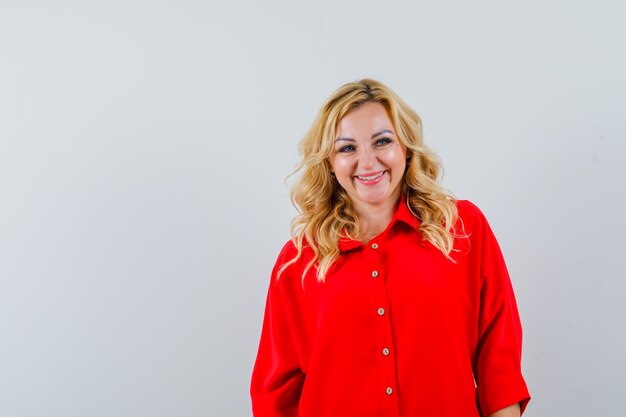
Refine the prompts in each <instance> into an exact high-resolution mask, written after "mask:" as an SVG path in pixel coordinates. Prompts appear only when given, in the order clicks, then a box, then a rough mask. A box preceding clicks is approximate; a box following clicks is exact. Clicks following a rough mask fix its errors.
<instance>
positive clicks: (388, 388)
mask: <svg viewBox="0 0 626 417" xmlns="http://www.w3.org/2000/svg"><path fill="white" fill-rule="evenodd" d="M385 392H386V393H387V395H391V394H393V388H391V387H387V389H385Z"/></svg>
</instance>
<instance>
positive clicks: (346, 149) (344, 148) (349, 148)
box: [337, 145, 356, 153]
mask: <svg viewBox="0 0 626 417" xmlns="http://www.w3.org/2000/svg"><path fill="white" fill-rule="evenodd" d="M354 150H356V148H355V147H354V145H346V146H342V147H341V148H339V149H338V150H337V152H342V153H345V152H352V151H354Z"/></svg>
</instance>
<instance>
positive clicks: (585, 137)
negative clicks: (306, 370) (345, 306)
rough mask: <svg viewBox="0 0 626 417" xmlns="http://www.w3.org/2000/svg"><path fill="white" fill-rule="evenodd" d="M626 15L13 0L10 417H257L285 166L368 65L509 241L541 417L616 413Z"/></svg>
mask: <svg viewBox="0 0 626 417" xmlns="http://www.w3.org/2000/svg"><path fill="white" fill-rule="evenodd" d="M625 12H626V7H625V6H623V3H622V2H617V1H615V2H609V1H596V2H582V1H565V0H562V1H537V0H534V1H495V0H494V1H478V2H465V1H460V0H458V1H442V2H408V1H406V2H374V1H356V0H351V1H343V2H341V1H339V2H335V1H332V2H331V1H316V2H313V1H306V2H290V1H282V2H279V1H269V2H256V1H252V0H248V1H242V2H236V1H233V2H226V1H223V2H213V1H197V0H183V1H177V2H174V1H170V2H164V1H157V2H149V1H135V0H131V1H106V2H104V1H100V2H80V1H75V2H68V1H56V2H43V1H40V2H28V1H19V2H18V1H7V0H3V1H2V2H1V3H0V141H1V146H0V198H1V201H0V416H1V417H35V416H37V417H39V416H41V417H44V416H45V417H74V416H75V417H84V416H90V417H139V416H141V417H143V416H145V417H158V416H163V417H172V416H177V417H178V416H180V417H200V416H210V417H230V416H233V417H235V416H250V414H251V412H250V402H249V394H248V389H249V380H250V373H251V370H252V366H253V363H254V359H255V355H256V350H257V346H258V338H259V333H260V329H261V320H262V316H263V310H264V303H265V295H266V291H267V286H268V283H269V274H270V271H271V268H272V266H273V264H274V261H275V259H276V256H277V254H278V251H279V250H280V248H281V247H282V245H283V243H284V242H285V241H286V240H287V239H288V238H289V221H290V219H291V218H292V217H293V215H294V214H295V210H294V208H293V207H292V206H291V204H290V201H289V198H288V189H287V188H286V186H285V184H284V182H283V181H284V178H285V176H286V175H287V174H288V173H289V172H290V171H291V170H292V168H293V167H294V165H295V163H296V162H297V143H298V141H299V140H300V138H301V137H302V136H303V134H304V133H305V131H306V130H307V129H308V127H309V125H310V123H311V122H312V120H313V118H314V116H315V113H316V112H317V110H318V108H319V107H320V106H321V104H322V102H323V101H324V99H325V98H326V97H327V96H328V95H329V94H330V93H331V92H332V91H333V90H334V89H335V88H337V87H339V85H341V84H343V83H345V82H348V81H353V80H356V79H359V78H363V77H371V78H376V79H379V80H381V81H383V82H385V83H387V84H388V85H389V86H390V87H391V88H393V89H394V90H395V91H397V92H398V93H399V95H400V96H401V97H403V98H404V99H405V101H407V102H408V103H409V105H411V106H412V107H413V108H414V109H415V110H416V111H417V112H418V113H419V114H420V115H421V117H422V119H423V121H424V129H425V138H426V141H427V143H428V144H429V145H430V146H431V147H432V148H433V149H434V150H436V151H437V152H438V153H439V155H440V156H441V158H442V160H443V164H444V167H445V176H444V177H443V184H444V186H445V187H446V188H448V189H449V190H451V191H452V192H453V193H454V194H455V195H456V196H457V197H458V198H462V199H469V200H471V201H473V202H474V203H476V204H477V205H478V206H479V207H480V208H481V209H482V210H483V211H484V213H485V214H486V216H487V218H488V219H489V221H490V223H491V225H492V227H493V229H494V231H495V233H496V236H497V237H498V240H499V242H500V244H501V247H502V250H503V252H504V255H505V258H506V260H507V263H508V267H509V272H510V275H511V279H512V281H513V286H514V288H515V291H516V294H517V298H518V303H519V309H520V314H521V318H522V323H523V326H524V358H523V370H524V374H525V377H526V379H527V382H528V385H529V387H530V391H531V394H532V396H533V400H532V401H531V403H530V405H529V408H528V410H527V414H526V415H527V416H529V417H548V416H569V417H583V416H584V417H587V416H591V415H596V416H602V415H626V404H625V402H624V400H623V393H624V390H625V389H626V359H625V358H626V325H625V321H626V302H625V300H624V296H625V295H626V294H625V290H626V279H625V274H624V243H623V242H624V236H625V235H626V223H625V217H624V213H626V203H625V197H624V193H625V191H626V168H624V164H626V122H625V120H626V118H625V117H624V110H625V109H626V81H625V76H624V74H626V57H625V53H624V51H626V29H625V26H624V19H623V17H624V14H625ZM451 400H453V399H451Z"/></svg>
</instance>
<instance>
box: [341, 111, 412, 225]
mask: <svg viewBox="0 0 626 417" xmlns="http://www.w3.org/2000/svg"><path fill="white" fill-rule="evenodd" d="M329 162H330V165H331V169H332V170H333V172H334V173H335V176H336V177H337V181H338V182H339V184H340V185H341V186H342V187H343V188H344V189H345V190H346V192H347V194H348V197H350V201H351V202H352V205H353V206H354V208H355V210H356V211H357V213H359V212H364V211H366V210H368V209H371V208H372V207H374V206H380V205H384V204H395V203H396V202H397V201H398V198H399V197H400V193H401V188H400V183H401V182H402V178H403V176H404V171H405V169H406V146H404V144H402V143H401V142H400V141H399V140H398V138H397V136H396V132H395V129H394V127H393V123H392V122H391V119H390V118H389V114H388V113H387V109H386V108H385V106H383V105H382V104H380V103H376V102H366V103H364V104H362V105H360V106H359V107H357V108H356V109H354V110H352V111H350V112H349V113H348V114H346V115H345V116H344V117H343V119H341V121H340V122H339V124H338V126H337V132H336V136H335V144H334V149H333V152H332V154H331V156H330V157H329Z"/></svg>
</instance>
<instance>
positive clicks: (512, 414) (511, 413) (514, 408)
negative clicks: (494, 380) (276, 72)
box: [489, 403, 521, 417]
mask: <svg viewBox="0 0 626 417" xmlns="http://www.w3.org/2000/svg"><path fill="white" fill-rule="evenodd" d="M520 415H521V411H520V405H519V403H516V404H513V405H511V406H509V407H507V408H503V409H502V410H498V411H496V412H495V413H493V414H492V415H491V416H489V417H520Z"/></svg>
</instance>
